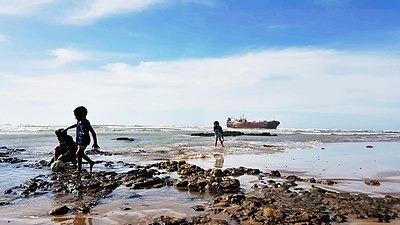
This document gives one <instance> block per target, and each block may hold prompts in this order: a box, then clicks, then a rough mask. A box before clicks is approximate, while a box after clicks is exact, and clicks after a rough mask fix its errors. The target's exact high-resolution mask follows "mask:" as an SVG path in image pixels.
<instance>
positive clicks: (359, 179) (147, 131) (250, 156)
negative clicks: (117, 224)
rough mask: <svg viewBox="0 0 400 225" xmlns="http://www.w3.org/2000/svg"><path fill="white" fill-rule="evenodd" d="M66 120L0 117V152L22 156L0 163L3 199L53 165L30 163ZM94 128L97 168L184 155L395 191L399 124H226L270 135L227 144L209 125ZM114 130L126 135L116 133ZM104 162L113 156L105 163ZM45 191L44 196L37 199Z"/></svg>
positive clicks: (42, 155)
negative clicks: (373, 183)
mask: <svg viewBox="0 0 400 225" xmlns="http://www.w3.org/2000/svg"><path fill="white" fill-rule="evenodd" d="M64 127H66V126H63V125H51V126H33V125H8V124H6V125H0V148H1V149H0V153H1V152H5V151H10V150H13V151H12V154H11V155H9V157H16V158H18V159H23V160H26V161H24V162H21V163H13V164H11V163H0V169H1V173H0V190H1V192H0V199H2V200H5V201H6V200H8V199H9V195H7V194H4V190H7V189H9V188H13V187H15V186H18V185H19V184H21V183H23V182H24V181H26V180H29V179H31V178H34V177H36V176H38V175H41V174H50V173H51V171H50V169H49V168H48V167H43V168H32V167H29V165H32V164H35V163H37V162H39V161H40V160H48V161H49V160H50V159H51V157H52V154H53V149H54V147H55V146H56V145H57V143H58V142H57V139H56V136H55V134H54V131H55V130H57V129H58V128H64ZM94 129H95V131H96V133H97V137H98V144H99V145H100V147H101V149H100V150H101V151H102V152H103V153H106V154H89V157H90V158H91V159H92V160H94V161H97V162H98V163H97V164H95V166H94V169H93V170H94V171H99V170H113V171H117V172H118V171H120V172H123V171H126V170H128V169H127V168H126V167H124V166H122V165H123V163H133V164H140V165H145V164H150V163H154V162H159V161H162V160H186V161H187V162H189V163H193V164H196V165H199V166H201V167H203V168H206V169H207V168H213V167H218V168H229V167H236V168H237V167H239V166H244V167H249V168H259V169H261V170H262V171H270V170H279V171H281V173H283V174H288V175H289V174H294V175H298V176H300V177H314V178H316V179H334V180H336V181H339V182H340V184H339V185H337V186H335V187H331V189H332V190H338V191H349V192H365V193H367V194H372V195H377V196H382V195H386V194H391V195H394V196H397V197H400V195H399V193H400V185H399V183H400V168H399V166H398V165H399V164H398V162H399V161H400V154H399V153H400V132H397V131H374V130H335V129H285V128H278V129H277V130H263V129H252V130H248V129H227V128H225V129H224V131H227V130H234V131H241V132H244V133H246V134H248V133H263V132H269V133H271V134H273V136H235V137H233V136H228V137H225V147H220V145H219V143H218V147H214V137H201V136H192V135H191V134H193V133H211V132H212V127H174V126H169V127H159V126H138V125H95V126H94ZM69 135H71V136H73V137H74V138H75V130H70V131H69ZM119 138H123V139H126V140H117V139H119ZM92 143H93V142H92ZM106 162H114V163H113V164H112V165H111V166H110V164H107V163H106ZM83 168H84V169H85V168H86V169H87V168H88V165H87V164H84V165H83ZM241 179H243V180H241V182H243V187H246V185H248V184H249V183H251V182H252V180H251V179H256V178H249V179H250V180H246V179H247V178H245V177H244V178H241ZM366 179H379V180H380V181H381V182H382V185H381V187H379V189H378V188H376V187H369V186H366V185H365V184H364V183H363V181H364V180H366ZM118 190H119V191H121V189H118ZM122 190H123V189H122ZM122 192H123V191H122ZM47 197H49V198H51V197H50V196H47ZM42 198H45V197H43V196H42V197H38V198H37V199H42ZM20 201H26V202H31V201H35V200H33V199H31V198H29V199H26V200H20ZM154 201H155V200H154ZM157 201H160V198H157ZM18 204H24V202H19V203H18ZM26 204H31V203H26ZM2 211H4V208H2V207H0V214H1V213H2ZM3 213H4V212H3ZM6 213H9V212H6ZM26 214H29V212H28V211H26ZM24 216H26V215H24Z"/></svg>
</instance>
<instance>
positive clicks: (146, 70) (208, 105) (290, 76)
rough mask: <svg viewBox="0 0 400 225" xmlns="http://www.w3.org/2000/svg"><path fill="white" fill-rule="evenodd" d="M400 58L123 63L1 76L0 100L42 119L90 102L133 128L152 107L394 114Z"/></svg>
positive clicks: (268, 54)
mask: <svg viewBox="0 0 400 225" xmlns="http://www.w3.org/2000/svg"><path fill="white" fill-rule="evenodd" d="M57 55H59V56H60V58H62V57H61V56H63V57H64V56H65V55H70V54H66V53H63V51H58V54H57ZM71 55H74V54H71ZM66 58H68V59H69V60H72V59H76V58H75V56H74V57H72V56H68V57H66ZM78 58H79V57H78ZM84 58H85V57H81V58H80V59H84ZM69 60H66V61H69ZM61 61H62V60H61ZM399 61H400V59H399V58H396V57H389V56H382V55H380V56H379V55H373V54H371V55H368V54H357V53H352V52H340V51H335V50H329V49H328V50H326V49H283V50H269V51H261V52H252V53H248V54H245V55H237V56H231V57H226V58H205V59H190V60H179V61H165V62H142V63H140V64H139V65H130V64H127V63H122V62H120V63H111V64H108V65H105V66H103V67H102V68H101V69H99V70H93V71H76V72H74V73H67V72H65V73H57V74H51V75H42V76H35V77H29V76H24V77H22V76H20V78H19V79H5V81H7V82H6V83H7V84H5V83H4V84H3V81H4V79H2V84H0V87H1V88H0V90H1V91H0V96H2V97H0V100H1V102H3V103H4V104H5V105H8V107H7V110H11V107H15V106H16V105H21V104H22V105H24V106H26V105H33V106H36V105H37V107H38V106H40V107H43V110H42V111H43V114H42V116H43V117H44V118H43V119H45V118H46V111H47V110H46V109H47V108H48V106H49V105H51V106H52V107H54V106H55V105H59V107H60V108H63V109H65V107H66V106H68V107H69V108H73V107H75V105H77V104H85V105H88V106H90V108H93V109H95V110H96V109H97V110H100V109H101V111H102V112H103V113H104V114H105V115H107V116H104V117H103V118H102V119H98V122H99V123H101V122H102V120H104V123H107V122H109V121H113V118H115V119H116V120H118V121H122V120H123V121H125V122H127V123H129V121H131V122H132V121H134V119H135V117H136V116H138V117H140V115H139V114H140V113H143V112H145V111H147V110H150V111H154V112H159V113H160V114H162V112H164V111H168V110H176V111H182V110H189V111H204V112H208V113H210V112H215V111H216V110H217V111H224V112H242V113H243V112H249V111H262V112H265V113H268V112H269V113H271V114H275V113H276V112H285V113H292V114H299V113H329V114H335V113H340V114H343V113H345V114H353V115H374V114H380V115H384V114H391V115H395V114H396V115H397V114H398V113H400V108H399V107H398V106H399V105H400V100H398V99H400V92H398V91H397V86H398V83H399V82H400V77H399V76H398V71H400V63H399ZM77 90H80V91H77ZM10 96H12V98H11V97H10ZM11 100H12V101H13V102H9V101H11ZM60 100H61V101H62V102H60ZM16 102H17V103H18V104H16ZM65 110H66V109H65ZM97 110H96V111H97ZM231 115H232V114H230V115H229V116H231ZM48 117H49V118H51V115H49V116H48ZM110 118H111V119H110ZM133 123H134V122H133Z"/></svg>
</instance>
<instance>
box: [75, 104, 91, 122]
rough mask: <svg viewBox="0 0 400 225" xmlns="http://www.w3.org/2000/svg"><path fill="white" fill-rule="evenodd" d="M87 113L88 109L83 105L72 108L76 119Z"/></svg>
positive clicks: (83, 116) (84, 116) (82, 117)
mask: <svg viewBox="0 0 400 225" xmlns="http://www.w3.org/2000/svg"><path fill="white" fill-rule="evenodd" d="M87 113H88V111H87V109H86V108H85V107H84V106H79V107H77V108H76V109H75V110H74V115H75V118H76V119H77V120H81V119H85V118H86V116H87Z"/></svg>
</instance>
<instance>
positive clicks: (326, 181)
mask: <svg viewBox="0 0 400 225" xmlns="http://www.w3.org/2000/svg"><path fill="white" fill-rule="evenodd" d="M318 183H320V184H323V185H329V186H333V185H336V184H337V182H336V181H333V180H323V181H319V182H318Z"/></svg>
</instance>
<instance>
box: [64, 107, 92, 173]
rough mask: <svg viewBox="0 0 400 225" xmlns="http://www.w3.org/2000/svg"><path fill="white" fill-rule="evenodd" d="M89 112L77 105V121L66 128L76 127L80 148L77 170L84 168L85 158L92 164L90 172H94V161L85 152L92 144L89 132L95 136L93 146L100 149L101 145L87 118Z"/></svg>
mask: <svg viewBox="0 0 400 225" xmlns="http://www.w3.org/2000/svg"><path fill="white" fill-rule="evenodd" d="M87 113H88V111H87V109H86V108H85V107H84V106H79V107H77V108H76V109H75V110H74V115H75V118H76V121H77V123H76V124H74V125H72V126H69V127H68V128H67V129H65V130H68V129H71V128H76V144H77V146H78V150H77V152H76V155H77V159H78V168H77V171H81V170H82V159H85V160H86V161H87V162H88V163H89V165H90V172H92V169H93V165H94V161H92V160H91V159H90V158H89V156H87V155H86V154H85V149H86V147H87V146H88V145H89V144H90V135H89V132H90V133H92V136H93V146H92V147H93V148H94V149H98V148H100V147H99V146H98V145H97V136H96V132H95V131H94V129H93V127H92V125H91V124H90V122H89V120H87V119H86V116H87Z"/></svg>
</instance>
